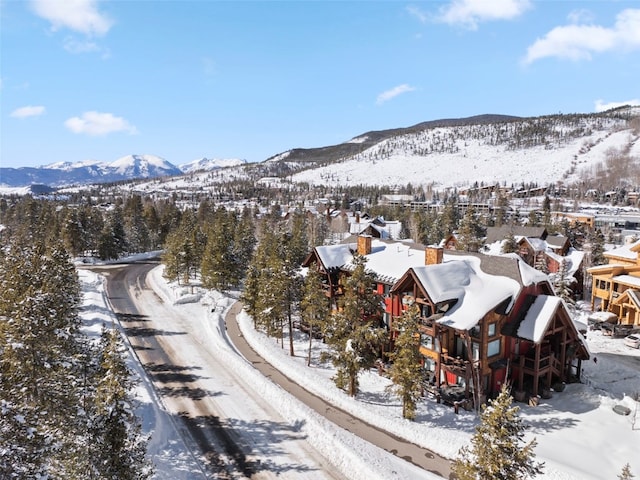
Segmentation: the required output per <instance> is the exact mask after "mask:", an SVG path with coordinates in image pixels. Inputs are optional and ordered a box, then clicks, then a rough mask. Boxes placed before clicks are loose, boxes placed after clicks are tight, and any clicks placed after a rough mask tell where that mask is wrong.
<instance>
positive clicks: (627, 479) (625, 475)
mask: <svg viewBox="0 0 640 480" xmlns="http://www.w3.org/2000/svg"><path fill="white" fill-rule="evenodd" d="M618 478H619V480H632V479H633V478H635V475H634V474H633V473H631V467H630V466H629V464H628V463H627V464H625V466H624V467H622V471H621V472H620V475H618Z"/></svg>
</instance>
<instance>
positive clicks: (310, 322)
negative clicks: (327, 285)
mask: <svg viewBox="0 0 640 480" xmlns="http://www.w3.org/2000/svg"><path fill="white" fill-rule="evenodd" d="M300 307H301V312H300V313H301V319H302V320H301V321H302V324H303V325H304V326H305V327H306V328H308V329H309V355H308V357H307V365H311V347H312V341H313V335H314V332H316V331H321V332H324V331H325V329H326V322H327V318H328V316H329V311H330V309H329V299H328V297H327V295H326V294H325V290H324V288H323V285H322V275H321V274H320V272H318V271H317V270H316V269H314V268H311V269H309V273H308V274H307V276H306V277H305V279H304V287H303V296H302V300H301V304H300Z"/></svg>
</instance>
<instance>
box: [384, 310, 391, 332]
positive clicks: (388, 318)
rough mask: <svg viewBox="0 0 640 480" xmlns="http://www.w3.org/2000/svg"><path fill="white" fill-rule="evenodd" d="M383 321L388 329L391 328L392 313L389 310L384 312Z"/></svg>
mask: <svg viewBox="0 0 640 480" xmlns="http://www.w3.org/2000/svg"><path fill="white" fill-rule="evenodd" d="M382 321H383V322H384V324H385V325H386V326H387V330H389V325H390V323H391V314H390V313H389V312H384V313H383V314H382Z"/></svg>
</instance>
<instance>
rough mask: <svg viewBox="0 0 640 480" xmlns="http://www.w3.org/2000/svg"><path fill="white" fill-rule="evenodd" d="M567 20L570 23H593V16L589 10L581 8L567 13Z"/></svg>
mask: <svg viewBox="0 0 640 480" xmlns="http://www.w3.org/2000/svg"><path fill="white" fill-rule="evenodd" d="M567 19H568V20H569V22H571V23H593V21H594V15H593V12H591V10H587V9H584V8H581V9H578V10H572V11H571V12H569V15H567Z"/></svg>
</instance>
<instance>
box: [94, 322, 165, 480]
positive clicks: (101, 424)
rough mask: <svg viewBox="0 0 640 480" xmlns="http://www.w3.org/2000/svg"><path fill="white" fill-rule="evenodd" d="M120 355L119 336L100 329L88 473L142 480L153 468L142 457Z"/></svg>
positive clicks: (129, 384)
mask: <svg viewBox="0 0 640 480" xmlns="http://www.w3.org/2000/svg"><path fill="white" fill-rule="evenodd" d="M123 352H124V345H123V343H122V339H121V338H120V334H119V332H118V331H117V330H115V329H111V330H108V329H106V328H104V327H103V329H102V335H101V339H100V365H99V369H98V372H97V385H96V392H95V398H94V405H93V407H94V410H93V412H94V416H93V418H92V422H91V428H90V432H91V433H90V442H91V443H90V444H89V449H90V452H91V465H92V472H93V473H94V474H96V478H106V479H114V480H115V479H118V480H142V479H145V478H149V477H150V476H151V475H152V474H153V467H152V464H151V462H150V461H149V459H148V458H147V457H146V448H147V440H146V438H145V437H144V436H143V435H142V433H141V425H140V421H139V420H138V418H137V417H136V415H135V413H134V410H135V401H134V396H133V387H134V385H135V383H134V381H133V380H132V377H131V372H130V371H129V368H128V367H127V365H126V362H125V358H124V353H123ZM90 478H93V477H90Z"/></svg>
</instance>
